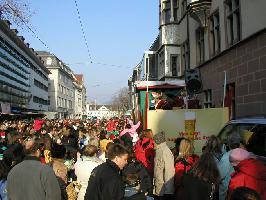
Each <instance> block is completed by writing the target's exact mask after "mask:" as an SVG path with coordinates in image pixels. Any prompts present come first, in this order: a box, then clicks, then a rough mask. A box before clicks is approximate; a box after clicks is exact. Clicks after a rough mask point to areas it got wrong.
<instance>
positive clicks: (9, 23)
mask: <svg viewBox="0 0 266 200" xmlns="http://www.w3.org/2000/svg"><path fill="white" fill-rule="evenodd" d="M3 22H4V24H5V25H6V26H7V27H8V28H10V25H11V22H10V21H9V20H3Z"/></svg>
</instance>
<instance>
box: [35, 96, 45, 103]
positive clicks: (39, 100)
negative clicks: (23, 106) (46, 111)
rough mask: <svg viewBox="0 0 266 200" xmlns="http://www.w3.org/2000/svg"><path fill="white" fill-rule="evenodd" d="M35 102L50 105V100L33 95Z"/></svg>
mask: <svg viewBox="0 0 266 200" xmlns="http://www.w3.org/2000/svg"><path fill="white" fill-rule="evenodd" d="M33 102H34V103H38V104H42V105H48V101H47V100H45V99H42V98H39V97H36V96H33Z"/></svg>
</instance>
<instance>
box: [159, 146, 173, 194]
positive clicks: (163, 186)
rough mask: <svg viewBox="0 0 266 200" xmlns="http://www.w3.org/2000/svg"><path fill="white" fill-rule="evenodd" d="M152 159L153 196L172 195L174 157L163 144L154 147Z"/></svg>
mask: <svg viewBox="0 0 266 200" xmlns="http://www.w3.org/2000/svg"><path fill="white" fill-rule="evenodd" d="M155 150H156V153H155V158H154V194H156V195H157V196H163V195H164V194H174V190H175V189H174V176H175V163H174V156H173V154H172V152H171V150H170V149H169V147H168V146H167V145H166V142H163V143H161V144H159V145H158V146H156V148H155Z"/></svg>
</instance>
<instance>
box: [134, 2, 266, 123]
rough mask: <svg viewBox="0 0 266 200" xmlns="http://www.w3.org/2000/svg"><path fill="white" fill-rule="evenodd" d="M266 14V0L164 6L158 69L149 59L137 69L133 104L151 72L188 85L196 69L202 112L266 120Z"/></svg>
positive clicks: (160, 14) (156, 49)
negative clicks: (219, 109) (221, 111)
mask: <svg viewBox="0 0 266 200" xmlns="http://www.w3.org/2000/svg"><path fill="white" fill-rule="evenodd" d="M265 8H266V1H265V0H257V1H255V2H254V1H246V0H159V21H160V26H159V31H160V32H159V37H158V39H157V40H158V42H159V45H154V46H156V47H158V48H154V51H156V56H157V62H155V63H157V65H150V66H149V64H148V65H147V64H146V63H149V62H145V60H144V59H143V61H142V62H141V64H140V65H138V66H137V67H135V68H134V70H133V74H132V76H131V77H130V79H129V88H130V91H131V94H132V104H134V103H133V102H134V101H133V99H134V98H135V97H133V95H134V81H137V80H146V78H145V77H147V76H145V74H146V75H147V74H149V73H148V72H147V70H145V69H149V70H150V68H149V67H152V68H157V70H156V71H157V72H158V74H157V79H158V80H167V79H175V78H179V79H180V78H181V79H184V78H186V76H185V72H186V71H189V70H194V69H196V70H198V71H199V72H200V77H201V82H202V90H201V91H200V92H199V94H197V95H196V96H195V97H196V98H198V99H199V100H200V106H201V107H202V108H209V107H222V106H225V107H229V111H230V117H231V118H239V117H245V116H254V115H265V113H266V63H265V60H266V51H265V48H266V21H265V18H266V13H265V12H264V9H265ZM158 42H157V44H158ZM155 44H156V42H155ZM144 58H147V56H146V55H144ZM148 58H149V56H148ZM147 61H148V60H147ZM142 65H143V66H144V67H143V66H142ZM133 107H134V106H133Z"/></svg>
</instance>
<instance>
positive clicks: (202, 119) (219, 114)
mask: <svg viewBox="0 0 266 200" xmlns="http://www.w3.org/2000/svg"><path fill="white" fill-rule="evenodd" d="M228 120H229V111H228V108H208V109H177V110H150V111H148V128H149V129H152V131H153V133H154V134H156V133H158V132H160V131H164V132H165V133H166V136H167V139H168V142H167V144H168V145H169V146H170V147H171V148H172V147H174V142H173V141H174V140H175V139H176V138H178V137H185V138H189V139H191V140H193V141H194V146H195V153H198V154H200V153H202V147H203V146H204V145H205V144H206V140H207V139H208V137H210V136H211V135H217V134H218V133H219V131H220V130H221V129H222V128H223V126H224V125H225V123H226V122H228Z"/></svg>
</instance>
